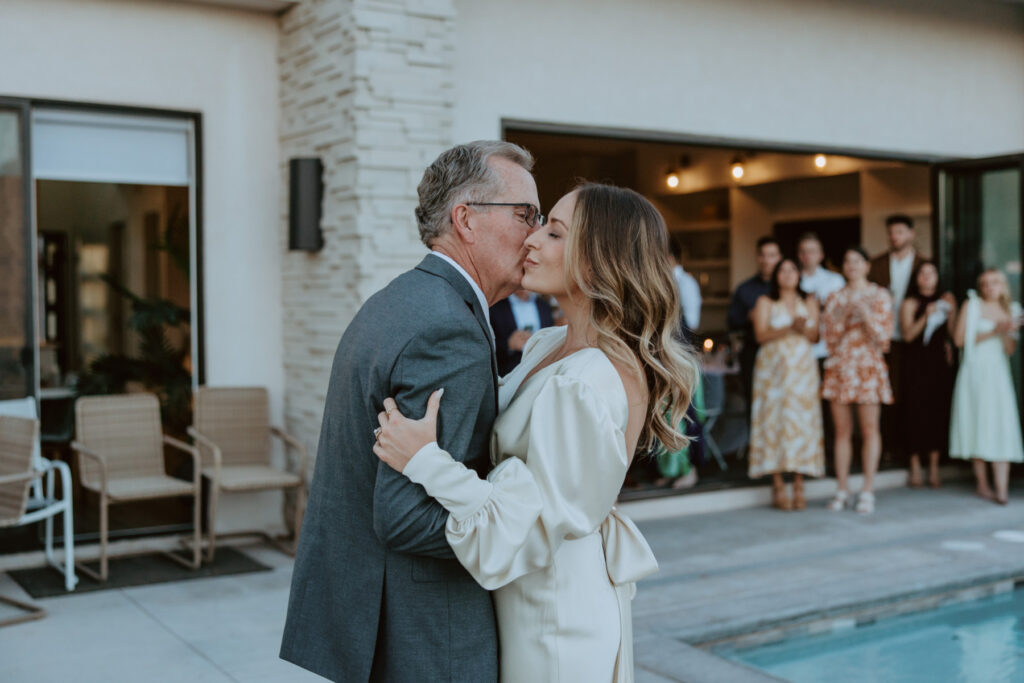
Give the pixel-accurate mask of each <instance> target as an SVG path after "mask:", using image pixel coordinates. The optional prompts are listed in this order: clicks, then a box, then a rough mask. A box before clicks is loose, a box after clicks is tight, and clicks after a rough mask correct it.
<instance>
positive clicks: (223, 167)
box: [0, 0, 1024, 527]
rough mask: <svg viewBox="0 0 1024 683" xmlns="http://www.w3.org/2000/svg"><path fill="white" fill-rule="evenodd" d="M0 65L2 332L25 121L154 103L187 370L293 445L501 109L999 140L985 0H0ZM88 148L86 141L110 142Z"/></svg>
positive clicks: (23, 292)
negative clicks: (370, 308) (178, 199)
mask: <svg viewBox="0 0 1024 683" xmlns="http://www.w3.org/2000/svg"><path fill="white" fill-rule="evenodd" d="M0 62H2V63H3V64H4V68H3V69H0V114H2V113H3V112H7V114H8V115H9V120H10V121H15V120H16V121H17V123H16V124H15V123H11V124H10V125H9V126H8V128H9V130H8V133H7V135H6V137H5V136H4V133H3V131H2V128H0V169H3V168H5V167H4V166H3V153H4V150H5V149H6V150H7V154H8V156H9V157H10V158H12V159H13V158H14V157H15V156H18V155H16V154H14V153H13V152H12V151H11V150H12V149H14V147H15V146H17V143H19V141H20V144H21V147H19V149H20V150H21V152H22V153H21V156H18V159H20V160H21V162H23V163H21V165H20V166H19V165H18V163H14V162H11V163H9V164H8V170H7V171H4V173H6V174H8V175H11V174H12V173H14V174H15V175H17V173H15V172H14V171H11V170H10V169H11V168H15V170H17V169H23V170H22V172H21V180H20V184H19V185H18V186H17V187H15V189H12V190H10V191H9V192H7V193H6V194H4V195H3V200H4V201H5V202H7V203H8V204H9V206H8V208H7V209H6V210H0V234H4V235H6V238H5V239H6V240H7V242H6V243H7V244H12V245H14V246H15V247H16V248H12V250H11V251H10V253H9V254H8V257H7V258H8V261H9V267H8V270H7V274H0V278H7V280H8V281H7V282H4V283H0V287H2V289H0V307H6V309H5V310H6V311H7V314H8V315H7V317H6V318H3V319H4V320H11V321H13V322H10V323H8V324H10V325H21V324H22V323H20V322H19V321H24V324H23V326H24V329H22V330H21V332H22V336H23V337H24V338H25V339H26V340H27V341H23V342H22V343H23V345H24V346H25V347H26V348H30V347H33V346H35V343H34V342H33V338H34V335H37V334H38V330H39V329H40V325H41V322H40V320H39V319H38V315H36V317H35V318H33V313H32V311H37V310H39V308H40V305H39V297H40V292H38V291H35V290H37V289H38V287H37V286H35V285H33V284H32V283H34V282H37V281H38V278H36V277H35V276H34V275H33V273H34V272H35V269H36V268H37V265H36V263H35V259H34V258H33V254H34V253H35V252H34V245H33V243H32V240H33V239H34V237H33V236H34V235H35V231H36V226H35V225H34V224H33V221H34V220H35V218H36V216H38V215H39V213H40V208H39V207H38V206H37V205H36V204H35V202H36V201H37V199H38V196H39V195H40V194H41V191H39V190H38V189H36V190H34V189H33V188H34V187H36V188H37V187H38V186H34V183H35V182H36V181H38V180H40V179H43V178H44V177H45V178H47V179H53V178H57V177H58V176H59V173H57V172H56V171H53V172H52V173H51V175H46V176H43V175H39V176H36V171H35V168H34V167H33V165H32V163H33V160H35V159H36V158H37V157H36V156H35V155H34V152H35V151H37V147H38V148H39V149H42V145H43V143H44V142H45V143H46V144H57V143H54V142H52V140H51V139H50V138H46V135H44V133H46V130H45V128H44V126H45V124H46V122H47V121H52V119H53V112H54V111H58V112H64V113H66V112H69V111H70V112H72V114H74V115H75V116H77V115H78V114H81V116H82V117H85V118H80V119H75V121H74V122H73V123H74V125H75V126H78V127H79V128H82V127H83V126H84V127H88V116H89V115H91V116H94V117H96V116H98V117H100V118H102V119H103V121H102V125H103V126H106V127H107V128H109V129H111V130H115V132H116V129H117V128H118V126H119V125H121V124H120V123H119V121H123V120H124V117H134V118H135V119H136V120H137V119H154V120H172V121H177V122H178V124H180V126H179V127H180V133H181V137H180V139H181V140H182V141H183V144H184V145H185V146H184V147H181V149H184V150H185V151H184V152H183V154H184V156H183V159H185V161H184V162H182V163H183V164H185V165H184V166H182V169H183V170H182V172H181V175H180V177H178V176H174V177H173V178H171V180H168V181H166V183H167V184H176V185H178V186H182V187H188V188H189V197H190V208H191V210H190V214H189V221H190V226H191V232H190V239H191V244H190V247H191V248H190V252H189V253H190V258H191V259H192V263H193V265H194V268H193V270H192V271H191V291H192V299H191V301H192V304H193V305H192V316H193V319H192V323H193V324H192V341H191V343H192V345H193V353H192V358H191V371H192V373H193V381H194V382H195V383H200V382H203V383H209V384H219V385H253V384H255V385H262V386H266V387H268V388H269V390H270V394H271V410H272V417H273V419H274V421H275V422H278V423H283V424H284V425H285V426H286V428H287V429H288V431H290V432H292V433H295V434H297V435H299V436H300V438H301V439H302V440H303V441H304V442H305V443H306V444H307V445H308V447H309V449H310V451H311V452H313V453H315V450H316V442H317V436H318V433H319V426H320V420H321V417H322V410H323V401H324V397H325V395H326V388H327V380H328V377H329V370H330V365H331V361H332V357H333V353H334V350H335V347H336V344H337V341H338V339H339V338H340V336H341V334H342V332H343V331H344V329H345V327H346V325H347V323H348V322H349V320H351V318H352V316H353V315H354V313H355V311H356V310H357V309H358V308H359V306H360V305H361V304H362V303H363V302H364V301H365V300H366V299H367V298H368V297H369V296H370V295H371V294H372V293H373V292H374V291H375V290H376V289H378V288H380V287H381V286H382V285H384V284H385V283H386V282H388V280H390V279H391V278H392V277H394V276H395V275H396V274H398V273H400V272H402V271H403V270H405V269H407V268H409V267H410V266H412V265H414V264H415V263H416V262H417V261H418V260H419V259H420V258H421V257H422V255H423V254H424V252H425V248H424V247H423V246H422V245H421V244H419V242H418V239H417V235H416V230H415V225H414V220H413V217H412V210H413V208H414V206H415V203H416V193H415V188H416V185H417V183H418V181H419V177H420V175H421V173H422V170H423V168H424V167H425V166H426V165H427V164H428V163H430V161H431V160H432V159H433V158H434V157H435V156H436V155H437V154H438V153H439V152H440V151H441V150H443V149H444V148H446V147H448V146H450V145H452V144H454V143H457V142H461V141H468V140H473V139H479V138H498V137H502V136H503V135H505V132H506V130H508V129H509V128H517V129H522V130H537V131H548V132H566V133H593V134H597V135H605V136H610V137H615V136H634V137H640V138H644V139H649V140H665V141H673V140H675V141H690V142H694V141H696V142H698V143H701V144H715V143H716V142H719V143H729V144H734V145H737V146H743V145H747V146H750V147H752V148H753V147H773V146H774V147H780V148H792V149H804V150H812V149H814V150H820V151H823V152H830V153H833V152H834V153H846V154H864V155H868V156H872V155H873V156H885V157H889V158H895V159H901V158H902V159H909V160H914V161H917V162H922V163H934V162H939V161H946V160H954V159H973V158H985V157H1003V156H1006V155H1013V154H1016V153H1019V152H1021V151H1022V150H1024V4H1022V3H1019V2H1011V1H996V0H978V1H968V0H963V1H959V0H957V1H954V0H928V1H926V0H892V1H889V2H881V1H876V0H773V1H771V2H757V1H756V0H638V1H637V2H630V3H622V2H611V1H607V0H563V1H559V2H541V1H539V0H522V1H519V2H500V1H498V0H473V1H470V0H301V1H298V2H285V1H279V0H222V1H214V0H210V1H205V2H204V1H199V0H196V1H188V2H186V1H171V0H134V1H131V0H6V1H5V2H4V3H2V5H0ZM69 115H70V114H69ZM47 117H49V118H47ZM103 117H107V118H103ZM118 117H121V118H118ZM58 118H59V117H58ZM3 120H4V119H3V118H2V117H0V126H2V125H3ZM97 125H100V124H97ZM125 125H127V124H125ZM36 126H38V127H39V128H38V131H39V132H38V135H35V133H36V132H37V129H36ZM12 130H13V131H14V132H13V133H12V132H10V131H12ZM176 130H177V129H176ZM36 137H38V138H39V140H36ZM44 138H45V139H44ZM154 139H155V138H154ZM5 140H6V143H5V142H4V141H5ZM5 144H6V147H5ZM95 144H96V145H98V146H95V147H92V148H88V149H92V150H94V152H93V153H92V154H91V155H87V156H89V158H90V159H91V160H92V161H93V162H94V161H95V160H96V158H98V157H103V156H104V154H103V150H105V149H111V150H112V151H111V154H113V155H114V156H115V157H116V153H121V151H122V150H120V148H118V147H116V146H115V148H109V147H104V146H103V144H102V141H101V142H97V143H95ZM147 144H148V143H147ZM154 144H155V143H154ZM147 149H148V148H147ZM153 149H157V148H156V147H154V148H153ZM179 151H180V150H179ZM58 156H59V155H58ZM128 156H130V154H129V155H128ZM296 157H318V158H320V159H321V161H322V162H323V164H324V174H323V181H324V193H323V205H322V206H323V218H322V230H323V237H324V246H323V248H322V249H321V250H320V251H315V252H306V251H290V250H289V249H288V216H287V210H288V199H289V197H288V187H289V184H288V162H289V160H290V159H292V158H296ZM147 159H149V160H152V155H149V156H148V157H147ZM9 161H10V159H9ZM113 161H114V162H116V161H117V159H116V158H114V160H113ZM54 163H55V164H56V165H57V166H59V163H57V162H54ZM68 163H70V162H68ZM139 163H143V162H139ZM115 165H116V164H115ZM86 166H89V164H88V163H87V164H86ZM40 172H41V171H40ZM92 172H93V171H88V172H85V174H86V175H88V174H89V173H92ZM661 172H663V167H661V166H659V167H658V170H657V173H661ZM96 173H97V174H98V175H97V177H105V178H107V180H108V181H113V180H118V178H119V176H117V173H113V174H112V175H108V176H103V174H102V173H100V172H99V171H96ZM172 175H173V174H172ZM75 179H76V178H75V177H68V178H65V180H75ZM119 182H126V183H135V184H139V183H140V182H142V181H140V180H139V177H137V176H134V175H132V174H131V173H127V174H126V175H124V176H123V177H120V180H119ZM161 182H163V181H161ZM142 184H144V182H142ZM12 187H14V186H12ZM1018 201H1019V200H1018ZM14 202H18V203H19V204H20V206H21V209H20V210H18V211H15V210H14V209H13V208H12V206H13V203H14ZM3 221H7V223H8V225H7V226H6V227H5V226H3V225H2V222H3ZM12 225H13V226H14V227H12ZM22 225H24V226H25V227H24V230H23V229H22V227H21V226H22ZM1018 229H1019V226H1018ZM19 235H20V236H23V237H24V239H23V240H22V239H21V237H19ZM746 237H747V236H744V240H745V239H746ZM734 241H735V240H734ZM0 258H2V257H0ZM743 258H746V257H743ZM742 265H743V266H744V267H746V265H747V264H746V262H744V263H743V264H742ZM11 283H14V284H11ZM18 283H22V284H20V285H19V284H18ZM2 297H6V302H7V303H3V299H2ZM3 336H5V335H4V334H0V337H3ZM7 336H11V335H7ZM14 336H16V335H14ZM30 355H31V354H30ZM30 360H31V359H30ZM33 362H34V363H35V365H36V368H35V369H33V370H32V372H30V373H29V375H30V381H29V382H28V383H27V388H26V392H37V391H38V387H39V380H38V379H37V378H38V374H39V373H38V360H36V361H33ZM33 374H34V376H35V377H36V379H32V377H31V375H33ZM272 503H273V500H272V499H271V498H267V499H264V500H263V501H262V502H258V503H251V502H246V503H241V502H240V503H238V505H237V506H236V507H235V508H230V510H233V512H230V511H229V513H228V515H227V516H226V517H225V519H224V525H225V526H226V527H230V526H231V525H232V524H233V523H235V522H232V520H231V515H232V514H234V515H235V518H236V522H237V524H239V525H242V524H243V523H245V522H246V521H247V520H246V518H247V517H248V518H249V520H248V521H249V522H251V516H252V514H253V511H254V510H258V511H262V512H261V514H262V513H266V514H269V517H270V518H273V517H274V516H275V514H276V506H275V505H273V504H272Z"/></svg>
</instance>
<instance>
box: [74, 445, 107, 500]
mask: <svg viewBox="0 0 1024 683" xmlns="http://www.w3.org/2000/svg"><path fill="white" fill-rule="evenodd" d="M71 450H73V451H75V452H76V453H80V454H81V455H84V456H85V457H87V458H89V459H90V460H92V461H94V462H95V463H96V464H98V465H99V466H100V490H101V491H103V492H104V494H106V492H107V461H106V460H104V459H103V456H102V455H100V454H99V453H97V452H96V451H90V450H89V449H88V448H86V447H85V446H83V445H82V444H81V443H79V442H78V441H72V442H71Z"/></svg>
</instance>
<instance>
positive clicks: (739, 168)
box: [729, 156, 744, 180]
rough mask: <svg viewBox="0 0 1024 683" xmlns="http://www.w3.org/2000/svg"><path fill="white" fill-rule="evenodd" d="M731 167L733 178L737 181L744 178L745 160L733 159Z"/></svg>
mask: <svg viewBox="0 0 1024 683" xmlns="http://www.w3.org/2000/svg"><path fill="white" fill-rule="evenodd" d="M729 165H730V166H731V169H732V170H731V173H732V177H733V178H735V179H736V180H739V179H741V178H742V177H743V173H744V168H743V160H742V159H740V158H739V157H738V156H736V157H733V158H732V162H731V163H730V164H729Z"/></svg>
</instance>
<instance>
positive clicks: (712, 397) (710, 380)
mask: <svg viewBox="0 0 1024 683" xmlns="http://www.w3.org/2000/svg"><path fill="white" fill-rule="evenodd" d="M701 381H702V382H703V387H702V388H703V391H704V409H703V410H700V411H699V413H700V415H701V416H702V417H704V418H705V420H704V445H705V446H706V447H707V449H708V451H710V453H711V455H712V457H714V459H715V462H716V463H718V467H719V468H720V469H721V470H722V471H723V472H724V471H726V470H727V469H728V466H727V465H726V464H725V458H724V457H722V449H721V448H719V446H718V442H716V441H715V439H714V437H713V436H711V430H712V429H714V427H715V423H716V422H718V418H719V417H720V416H721V415H722V412H723V411H724V410H725V378H724V377H722V375H720V374H704V373H702V374H701Z"/></svg>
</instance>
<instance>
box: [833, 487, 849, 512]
mask: <svg viewBox="0 0 1024 683" xmlns="http://www.w3.org/2000/svg"><path fill="white" fill-rule="evenodd" d="M849 499H850V493H849V492H848V491H843V490H842V489H840V490H838V491H836V495H835V496H833V498H832V500H830V501H829V503H828V509H829V510H831V511H832V512H842V510H843V508H845V507H846V502H847V501H848V500H849Z"/></svg>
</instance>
